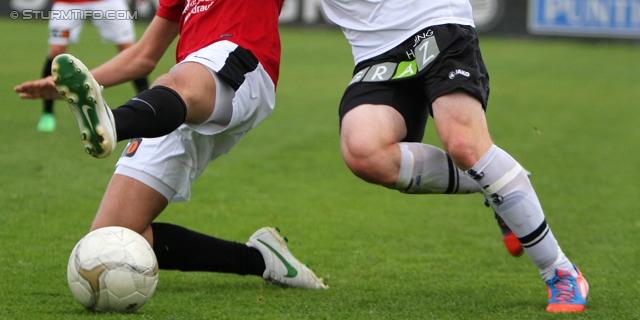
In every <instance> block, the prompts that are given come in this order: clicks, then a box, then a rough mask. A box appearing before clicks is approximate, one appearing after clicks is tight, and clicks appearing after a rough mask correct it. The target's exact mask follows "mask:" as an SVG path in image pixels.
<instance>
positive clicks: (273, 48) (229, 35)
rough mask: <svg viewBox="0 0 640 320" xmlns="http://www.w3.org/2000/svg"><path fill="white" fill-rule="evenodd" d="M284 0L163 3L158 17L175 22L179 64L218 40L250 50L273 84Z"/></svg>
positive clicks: (176, 0)
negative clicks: (177, 29)
mask: <svg viewBox="0 0 640 320" xmlns="http://www.w3.org/2000/svg"><path fill="white" fill-rule="evenodd" d="M283 2H284V0H160V4H159V6H158V11H157V12H156V14H157V15H158V16H160V17H162V18H165V19H168V20H171V21H176V22H178V23H179V26H180V38H179V39H178V46H177V48H176V62H180V61H182V60H183V59H184V58H186V57H187V56H188V55H189V54H191V53H193V52H195V51H197V50H199V49H201V48H204V47H206V46H208V45H210V44H212V43H214V42H216V41H221V40H229V41H231V42H233V43H235V44H237V45H239V46H241V47H243V48H245V49H247V50H250V51H251V52H252V53H253V54H254V55H255V56H256V58H258V60H259V61H260V63H261V64H262V66H263V67H264V68H265V70H266V71H267V73H269V76H270V77H271V79H272V80H273V83H274V84H277V81H278V72H279V69H280V52H281V48H280V34H279V33H278V17H279V16H280V10H281V9H282V3H283Z"/></svg>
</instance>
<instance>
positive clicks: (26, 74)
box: [0, 19, 640, 319]
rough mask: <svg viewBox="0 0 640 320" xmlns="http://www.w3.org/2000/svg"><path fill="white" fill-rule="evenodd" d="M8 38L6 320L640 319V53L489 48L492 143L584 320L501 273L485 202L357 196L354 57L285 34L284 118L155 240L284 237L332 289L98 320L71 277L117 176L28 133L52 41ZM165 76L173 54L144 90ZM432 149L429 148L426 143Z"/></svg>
mask: <svg viewBox="0 0 640 320" xmlns="http://www.w3.org/2000/svg"><path fill="white" fill-rule="evenodd" d="M137 27H138V28H139V31H140V32H141V31H142V29H143V28H144V25H143V24H139V25H137ZM0 31H2V34H3V44H4V45H5V47H4V49H3V50H2V53H1V54H0V57H2V62H3V66H2V68H0V88H3V89H2V91H0V105H2V107H3V111H4V112H2V114H1V115H0V131H1V135H0V136H1V137H2V143H1V144H0V153H1V154H2V157H0V166H1V167H2V168H3V169H2V170H0V212H1V214H0V226H1V228H0V243H2V246H1V247H0V318H2V319H88V318H91V319H113V318H116V319H137V318H141V319H145V318H148V319H214V318H216V319H512V318H518V319H557V318H563V319H564V318H568V317H571V318H577V319H638V318H640V307H639V306H640V278H639V277H638V275H637V274H636V273H635V272H637V270H639V269H640V250H639V247H638V245H637V239H638V236H637V235H638V234H639V232H640V218H638V211H639V209H640V202H639V200H638V194H640V192H639V190H638V186H639V183H638V181H639V180H640V176H639V175H640V174H639V172H640V171H639V170H638V167H637V164H638V160H637V159H638V156H639V151H638V148H637V146H638V145H639V144H640V134H639V133H638V131H637V130H638V129H637V124H638V119H639V118H640V108H638V107H640V105H639V104H640V102H639V101H640V72H638V69H637V60H638V58H637V57H638V47H636V46H633V45H629V44H622V43H592V42H582V41H566V40H562V41H561V40H544V41H543V40H517V39H494V38H481V46H482V49H483V53H484V58H485V61H486V63H487V66H488V68H489V71H490V73H491V77H492V78H491V79H492V80H491V81H492V82H491V85H492V91H491V98H490V102H489V104H490V106H489V110H488V121H489V125H490V128H491V132H492V135H493V138H494V140H495V141H496V143H497V144H498V145H500V146H501V147H502V148H504V149H506V150H507V151H509V152H510V153H511V154H512V155H513V156H514V157H516V159H518V160H519V161H520V162H521V163H522V164H523V166H525V167H526V168H527V169H529V170H530V171H532V172H533V176H532V180H533V183H534V186H535V187H536V188H537V192H538V196H539V197H540V199H541V201H542V203H543V207H544V208H545V209H546V213H547V221H548V222H549V224H550V226H551V227H552V229H553V231H554V234H555V235H556V237H557V238H558V239H559V241H560V244H561V246H562V248H563V249H564V251H565V253H566V254H567V255H568V256H569V257H570V258H571V259H572V261H573V262H575V263H576V264H577V265H578V266H579V267H580V268H581V269H582V271H583V272H584V274H585V276H586V277H587V279H588V281H589V283H590V285H591V299H590V302H589V306H588V309H587V311H586V312H585V313H583V314H578V315H571V316H569V315H551V314H547V313H546V312H545V311H544V308H545V305H546V289H545V287H544V284H543V283H542V281H541V280H540V279H539V276H538V275H537V270H536V269H535V267H534V266H533V264H532V263H531V261H530V260H529V259H528V258H527V257H526V256H525V257H521V258H513V257H511V256H509V255H508V253H507V252H506V250H505V249H504V248H503V245H502V242H501V240H500V234H499V230H498V228H497V226H496V224H495V222H494V220H493V215H492V213H491V210H489V209H487V208H484V206H483V205H482V197H481V196H479V195H468V196H408V195H403V194H400V193H398V192H394V191H390V190H386V189H384V188H380V187H377V186H373V185H369V184H366V183H363V182H361V181H359V180H358V179H356V178H355V177H353V175H352V174H351V173H349V172H348V170H347V169H346V167H345V166H344V164H343V163H342V160H341V157H340V153H339V146H338V142H339V141H338V126H337V124H338V123H337V121H338V119H337V104H338V102H339V99H340V96H341V94H342V91H343V89H344V86H345V84H346V83H347V82H348V81H349V79H350V72H351V65H352V62H351V57H350V51H349V48H348V45H347V43H346V41H345V40H344V39H343V38H342V36H341V35H340V33H339V32H338V31H337V30H302V29H295V28H283V30H282V38H283V63H282V70H281V81H280V83H279V86H278V104H277V107H276V111H275V112H274V113H273V115H272V116H271V117H270V118H269V119H267V121H266V122H265V123H264V124H262V125H261V126H259V127H258V128H256V129H255V130H253V131H252V132H251V133H250V134H249V135H248V136H247V137H245V138H244V139H243V141H241V142H240V143H239V145H238V146H237V147H236V148H235V149H234V150H233V151H232V152H231V153H230V154H228V155H226V156H223V157H222V158H220V159H218V160H216V161H215V162H214V163H212V164H211V165H210V166H209V168H208V170H207V171H206V172H205V173H204V174H203V176H202V177H201V178H200V179H199V180H198V181H197V182H196V184H195V186H194V189H193V197H192V201H191V202H188V203H180V204H175V205H172V206H170V207H169V209H168V210H167V211H166V212H165V213H164V214H163V215H162V216H161V217H160V220H161V221H167V222H171V223H176V224H180V225H183V226H185V227H189V228H193V229H196V230H198V231H201V232H205V233H209V234H212V235H214V236H218V237H222V238H225V239H230V240H236V241H239V242H245V241H246V240H247V238H248V237H249V236H250V235H251V233H252V232H253V231H254V230H256V229H258V228H260V227H262V226H265V225H271V226H279V227H280V228H281V229H282V233H283V234H284V235H287V236H289V238H290V239H291V241H290V242H289V245H290V248H291V249H292V251H293V252H294V254H296V256H297V257H298V258H300V260H302V261H305V262H307V263H309V264H310V266H311V267H312V268H314V269H315V270H316V273H317V274H319V275H321V276H324V277H325V278H327V279H328V283H329V285H330V286H331V289H330V290H328V291H323V292H320V291H307V290H285V289H281V288H279V287H275V286H271V285H266V284H264V283H263V281H262V280H261V279H259V278H257V277H242V276H236V275H225V274H210V273H181V272H176V271H161V273H160V282H159V285H158V288H157V290H156V292H155V294H154V296H153V298H152V299H151V300H150V301H149V302H148V303H147V305H145V306H144V307H143V308H142V309H140V310H139V312H137V313H136V314H131V315H112V314H106V315H104V314H98V315H96V314H92V313H89V312H87V311H85V310H84V309H82V307H81V306H80V305H79V304H77V303H76V302H75V301H74V299H73V297H72V296H71V293H70V291H69V289H68V287H67V283H66V276H65V273H66V264H67V259H68V255H69V253H70V252H71V250H72V248H73V245H74V244H75V243H76V241H77V240H78V239H80V238H81V237H82V236H83V235H84V234H86V232H87V231H88V228H89V225H90V223H91V220H92V218H93V214H94V212H95V210H96V208H97V206H98V204H99V201H100V198H101V195H102V192H103V191H104V188H105V186H106V183H107V182H108V180H109V178H110V175H111V173H112V170H113V165H114V164H115V162H116V160H117V159H116V158H117V157H110V158H108V159H104V160H95V159H93V158H91V157H89V156H87V155H86V154H84V152H83V149H82V144H81V142H80V141H79V140H78V138H79V134H78V132H77V128H76V124H75V120H74V119H73V117H71V115H70V114H69V112H68V110H67V107H66V105H64V103H63V102H58V103H56V114H57V115H58V129H57V130H56V132H55V133H51V134H44V133H38V132H36V130H35V126H36V123H37V119H38V116H39V112H40V106H41V104H40V102H39V101H29V100H20V99H19V98H18V97H17V95H16V94H14V93H13V92H12V88H13V86H14V85H15V84H18V83H20V82H22V81H26V80H30V79H35V78H37V77H38V76H39V75H40V72H41V71H40V70H41V68H42V64H43V62H44V57H45V52H46V35H47V34H46V22H44V21H13V20H7V19H0ZM70 53H72V54H74V55H77V56H78V57H80V58H81V59H83V61H84V62H85V63H86V64H87V66H89V67H90V68H91V67H94V66H96V65H98V64H99V63H100V62H102V61H104V60H106V59H108V58H109V57H110V56H112V55H113V54H114V53H115V49H114V48H112V47H111V46H109V45H107V44H103V43H101V42H100V40H99V37H98V35H97V32H95V29H93V27H91V26H88V27H87V28H86V30H85V31H84V32H83V36H82V39H81V41H80V43H79V44H77V45H75V46H72V47H71V50H70ZM172 61H173V53H172V52H170V53H169V54H167V55H166V57H165V58H164V59H163V60H162V62H161V64H160V66H159V67H158V69H157V70H156V71H155V72H154V73H153V74H152V76H151V77H152V78H154V77H157V76H158V75H159V74H161V73H163V72H166V71H167V70H168V69H169V68H170V67H171V65H172ZM634 66H635V67H634ZM133 92H134V90H133V87H132V86H131V85H130V84H125V85H121V86H119V87H115V88H109V89H106V90H105V96H106V98H107V100H108V101H109V103H110V105H111V106H112V107H115V106H117V105H118V104H119V103H121V102H124V101H126V100H127V99H128V98H130V97H131V96H132V95H133ZM425 141H426V142H429V143H434V144H438V142H437V138H436V136H435V134H434V131H433V127H432V123H429V124H428V129H427V134H426V136H425ZM123 147H124V143H121V144H120V146H119V150H121V148H123ZM203 254H204V253H203Z"/></svg>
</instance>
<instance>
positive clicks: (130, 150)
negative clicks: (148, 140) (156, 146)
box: [124, 138, 142, 158]
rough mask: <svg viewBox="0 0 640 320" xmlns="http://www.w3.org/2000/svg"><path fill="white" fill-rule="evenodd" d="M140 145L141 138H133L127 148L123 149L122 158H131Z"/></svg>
mask: <svg viewBox="0 0 640 320" xmlns="http://www.w3.org/2000/svg"><path fill="white" fill-rule="evenodd" d="M141 143H142V138H134V139H131V140H130V141H129V143H128V144H127V147H126V148H124V156H125V157H130V158H131V157H133V156H134V155H135V154H136V151H138V148H139V147H140V144H141Z"/></svg>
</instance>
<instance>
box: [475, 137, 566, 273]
mask: <svg viewBox="0 0 640 320" xmlns="http://www.w3.org/2000/svg"><path fill="white" fill-rule="evenodd" d="M467 174H468V175H469V176H470V177H472V178H473V179H475V180H476V181H478V183H479V184H480V185H481V186H482V192H483V193H484V195H485V196H486V197H487V199H489V202H490V204H491V207H493V209H494V210H495V212H496V213H497V214H498V215H499V216H500V217H501V218H502V219H503V220H504V221H505V223H506V224H507V226H509V228H510V229H511V231H513V232H514V233H515V235H516V236H517V237H518V239H519V240H520V243H522V247H523V248H524V250H525V251H526V252H527V255H528V256H529V257H530V258H531V260H533V263H534V264H535V265H536V266H537V267H538V268H539V269H540V270H541V275H542V277H543V279H544V280H545V281H547V280H549V279H551V277H553V274H551V277H549V272H548V269H549V268H552V267H553V268H555V267H558V268H560V269H565V270H568V271H571V272H572V273H575V271H574V269H573V267H572V264H571V262H570V261H569V259H567V258H566V256H564V253H562V250H560V249H559V247H558V242H557V241H556V238H555V237H554V236H553V233H552V232H551V229H549V226H548V225H547V222H546V220H545V217H544V212H543V211H542V207H541V205H540V201H539V200H538V196H537V195H536V193H535V191H534V190H533V186H532V185H531V182H530V181H529V177H528V176H527V172H526V171H525V170H524V169H523V168H522V166H520V164H518V162H517V161H516V160H515V159H513V158H512V157H511V156H510V155H509V154H508V153H506V152H505V151H504V150H502V149H500V148H498V147H497V146H496V145H493V146H491V148H489V150H488V151H487V153H485V154H484V155H483V156H482V158H481V159H480V160H479V161H478V163H476V164H475V165H474V166H473V168H471V169H469V170H468V171H467ZM554 266H555V267H554ZM552 271H553V270H552Z"/></svg>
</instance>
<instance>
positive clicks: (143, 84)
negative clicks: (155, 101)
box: [133, 77, 149, 93]
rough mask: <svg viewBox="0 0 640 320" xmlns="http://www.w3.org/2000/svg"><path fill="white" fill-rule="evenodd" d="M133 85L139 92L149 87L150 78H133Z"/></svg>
mask: <svg viewBox="0 0 640 320" xmlns="http://www.w3.org/2000/svg"><path fill="white" fill-rule="evenodd" d="M133 87H134V88H135V89H136V92H137V93H140V92H142V91H145V90H147V89H149V80H147V77H142V78H138V79H135V80H133Z"/></svg>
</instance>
